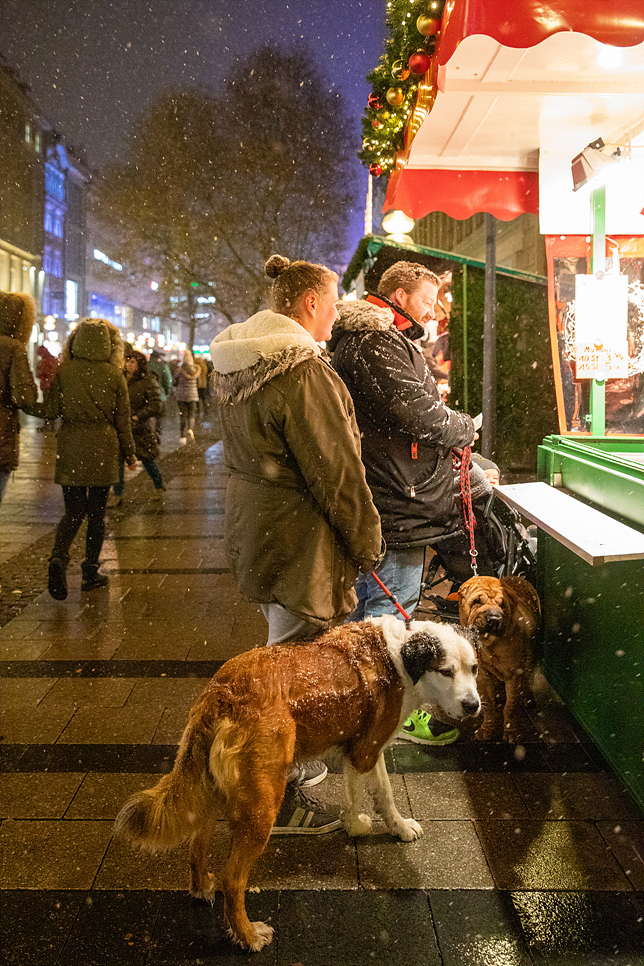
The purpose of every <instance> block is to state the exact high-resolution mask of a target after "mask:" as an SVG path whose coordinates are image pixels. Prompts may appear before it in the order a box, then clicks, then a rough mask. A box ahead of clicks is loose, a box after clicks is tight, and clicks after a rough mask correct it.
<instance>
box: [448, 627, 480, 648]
mask: <svg viewBox="0 0 644 966" xmlns="http://www.w3.org/2000/svg"><path fill="white" fill-rule="evenodd" d="M454 630H455V631H456V632H457V634H460V635H461V637H464V638H465V640H466V641H469V643H470V644H471V645H472V647H473V648H474V650H475V651H476V653H477V654H478V650H479V644H480V641H481V639H480V637H479V632H478V631H477V629H476V628H475V627H474V626H473V625H472V624H459V625H458V627H454Z"/></svg>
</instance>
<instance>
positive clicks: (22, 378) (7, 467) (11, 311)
mask: <svg viewBox="0 0 644 966" xmlns="http://www.w3.org/2000/svg"><path fill="white" fill-rule="evenodd" d="M35 316H36V304H35V302H34V300H33V299H32V297H31V295H25V294H24V293H20V292H0V501H1V500H2V495H3V493H4V490H5V487H6V485H7V481H8V480H9V477H10V476H11V473H12V471H13V470H15V469H16V468H17V466H18V453H19V436H20V422H19V418H18V410H19V409H21V408H22V407H23V406H33V404H34V403H35V402H36V400H37V398H38V390H37V388H36V383H35V382H34V377H33V375H32V373H31V369H30V368H29V359H28V357H27V343H28V342H29V336H30V335H31V328H32V326H33V323H34V318H35Z"/></svg>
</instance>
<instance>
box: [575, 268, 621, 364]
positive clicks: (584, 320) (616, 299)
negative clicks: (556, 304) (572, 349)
mask: <svg viewBox="0 0 644 966" xmlns="http://www.w3.org/2000/svg"><path fill="white" fill-rule="evenodd" d="M627 322H628V276H627V275H603V276H602V277H599V278H598V277H597V276H595V275H576V276H575V344H576V349H577V351H576V363H577V365H576V376H577V378H578V379H617V378H623V377H625V376H628V341H627Z"/></svg>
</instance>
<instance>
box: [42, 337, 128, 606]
mask: <svg viewBox="0 0 644 966" xmlns="http://www.w3.org/2000/svg"><path fill="white" fill-rule="evenodd" d="M25 410H26V411H27V412H31V413H33V415H35V416H40V417H42V418H44V419H57V418H58V417H61V418H62V424H61V427H60V429H59V431H58V435H57V453H56V475H55V480H56V483H60V485H61V486H62V488H63V499H64V501H65V513H64V515H63V517H62V519H61V521H60V523H59V524H58V527H57V529H56V539H55V542H54V548H53V550H52V553H51V557H50V559H49V593H50V594H51V596H52V597H53V598H54V599H55V600H65V598H66V597H67V576H66V571H67V565H68V563H69V551H70V547H71V545H72V542H73V540H74V537H75V536H76V534H77V533H78V530H79V528H80V525H81V523H82V522H83V520H84V518H85V517H87V536H86V539H85V562H84V563H83V564H82V572H83V581H82V584H81V589H82V590H84V591H88V590H94V588H96V587H104V586H105V585H106V584H107V582H108V578H107V577H106V576H105V575H104V574H100V573H99V572H98V567H99V563H98V560H99V555H100V552H101V548H102V546H103V538H104V535H105V507H106V504H107V496H108V493H109V489H110V486H111V484H113V483H116V482H117V480H118V478H119V464H120V461H121V457H122V458H123V459H124V460H125V462H126V463H127V465H128V466H129V467H130V469H133V468H134V466H135V465H136V451H135V447H134V439H133V437H132V426H131V422H130V402H129V396H128V391H127V384H126V382H125V374H124V372H123V342H122V340H121V336H120V334H119V331H118V329H117V328H116V326H115V325H113V324H112V323H111V322H108V321H107V319H82V320H81V321H80V322H79V324H78V326H77V327H76V328H75V329H74V331H73V332H72V334H71V335H70V336H69V338H68V339H67V342H66V343H65V347H64V349H63V361H62V364H61V366H60V368H59V369H58V372H57V373H56V375H55V377H54V381H53V383H52V385H51V389H50V391H49V394H48V396H47V399H46V400H45V402H43V403H38V404H36V405H35V406H32V407H29V408H27V407H25Z"/></svg>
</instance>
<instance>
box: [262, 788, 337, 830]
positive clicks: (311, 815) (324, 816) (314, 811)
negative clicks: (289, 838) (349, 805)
mask: <svg viewBox="0 0 644 966" xmlns="http://www.w3.org/2000/svg"><path fill="white" fill-rule="evenodd" d="M338 828H342V821H341V819H340V809H339V808H337V807H335V806H333V805H331V806H326V805H324V803H323V802H320V801H319V800H318V799H317V798H314V797H313V796H312V795H311V793H310V792H306V791H305V790H304V789H303V788H301V787H300V786H299V785H294V784H293V783H292V782H291V783H290V784H288V785H287V786H286V794H285V795H284V801H283V802H282V807H281V808H280V810H279V812H278V813H277V818H276V819H275V825H274V826H273V828H272V829H271V835H322V834H323V833H324V832H335V830H336V829H338Z"/></svg>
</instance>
